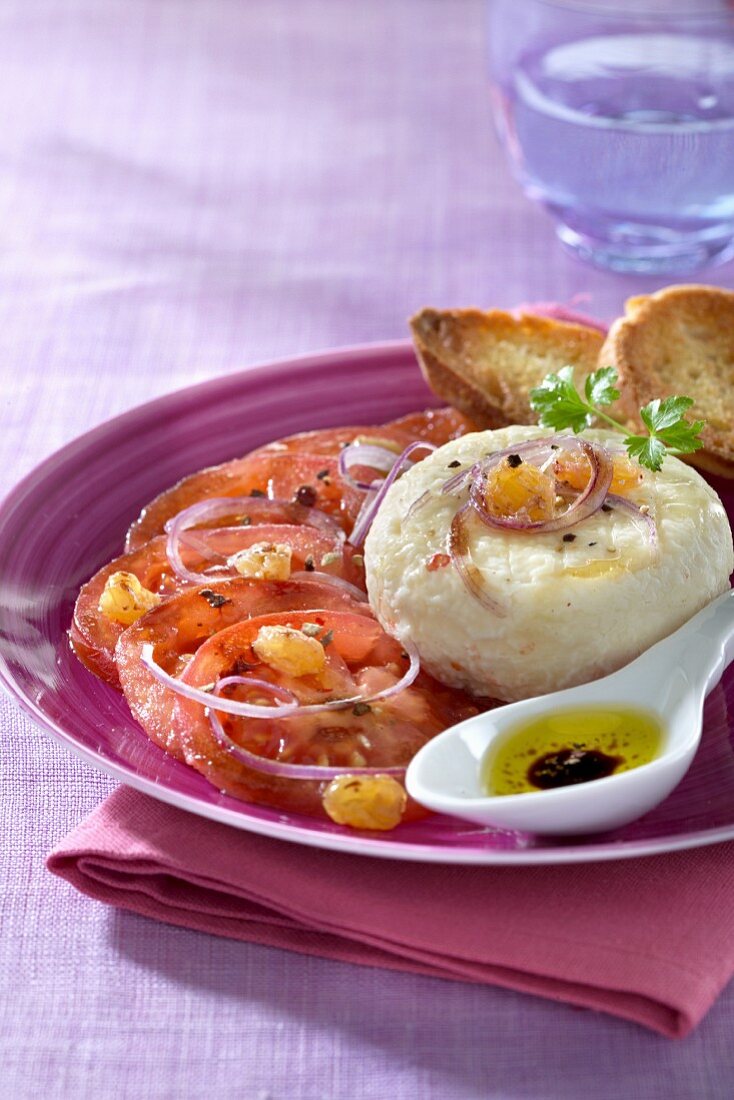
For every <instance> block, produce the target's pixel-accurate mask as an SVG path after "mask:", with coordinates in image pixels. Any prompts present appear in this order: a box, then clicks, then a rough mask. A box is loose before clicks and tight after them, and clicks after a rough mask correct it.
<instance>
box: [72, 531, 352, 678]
mask: <svg viewBox="0 0 734 1100" xmlns="http://www.w3.org/2000/svg"><path fill="white" fill-rule="evenodd" d="M257 543H273V544H275V545H286V546H289V547H290V549H291V564H290V568H291V572H293V573H296V572H300V571H306V572H307V571H314V573H316V572H318V573H325V574H326V575H327V576H333V577H336V578H337V579H341V580H344V581H347V582H348V583H349V584H353V585H354V586H355V587H356V588H360V589H364V587H365V584H364V565H363V562H362V558H361V556H360V555H359V554H358V553H357V552H356V551H355V550H354V548H353V547H351V546H347V545H344V544H342V543H335V541H334V539H333V538H330V537H329V536H328V535H327V534H324V533H322V532H320V531H317V530H316V529H315V528H313V527H305V526H301V527H298V526H294V525H291V524H253V525H251V526H248V527H224V528H206V529H201V530H191V531H185V532H184V533H183V536H182V539H181V556H182V560H183V564H184V566H185V567H186V569H188V570H190V571H191V572H192V573H201V574H202V576H201V578H200V583H202V584H203V583H204V582H208V583H215V582H221V581H222V580H228V579H231V578H232V577H236V576H237V573H236V571H235V570H234V569H233V568H232V567H228V566H227V558H228V557H230V556H231V555H234V554H236V553H238V552H240V551H242V550H247V549H248V548H250V547H252V546H253V545H255V544H257ZM355 554H356V557H357V563H355V562H354V560H353V559H354V557H355ZM118 572H125V573H132V574H133V575H134V576H136V577H137V578H138V580H139V581H140V583H141V584H142V585H143V586H144V587H145V588H147V589H149V590H150V591H151V592H154V593H156V594H157V595H160V596H162V597H163V598H164V599H169V598H170V597H171V596H175V595H177V594H179V593H180V592H183V591H184V590H185V589H187V588H191V587H192V585H194V584H195V583H196V582H195V581H192V580H187V579H182V578H181V577H178V576H177V575H176V574H175V572H174V571H173V569H172V567H171V565H170V563H169V561H168V558H167V556H166V537H165V536H164V535H159V536H158V537H157V538H154V539H151V541H150V542H147V543H144V544H143V546H141V547H139V548H138V549H137V550H133V551H132V552H131V553H129V554H122V555H121V556H120V557H119V558H115V559H114V560H113V561H111V562H109V563H108V564H107V565H105V566H104V567H103V568H102V569H100V570H99V571H98V572H97V573H95V575H94V576H93V577H92V578H91V580H89V581H87V583H86V584H85V585H84V586H83V587H82V589H81V591H80V592H79V595H78V597H77V601H76V605H75V607H74V619H73V623H72V628H71V631H70V639H71V644H72V646H73V648H74V651H75V653H76V655H77V657H78V658H79V660H80V661H81V662H82V664H84V665H86V667H87V668H88V669H89V671H90V672H93V673H94V674H95V676H99V677H100V679H102V680H106V681H107V683H109V684H112V686H113V687H119V675H118V671H117V666H116V664H115V646H116V645H117V641H118V639H119V637H120V635H121V634H122V633H123V631H124V630H125V629H126V627H125V625H124V624H122V623H119V622H116V621H115V620H114V619H111V618H109V617H108V616H107V615H105V614H104V613H103V612H101V611H100V609H99V601H100V597H101V595H102V592H103V591H104V588H105V585H106V584H107V581H108V580H109V578H110V577H111V576H112V575H113V573H118Z"/></svg>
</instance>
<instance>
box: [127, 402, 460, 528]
mask: <svg viewBox="0 0 734 1100" xmlns="http://www.w3.org/2000/svg"><path fill="white" fill-rule="evenodd" d="M472 428H473V425H471V423H470V421H468V420H467V419H466V417H463V416H462V415H461V414H460V413H457V412H456V411H455V410H454V409H428V410H426V411H425V412H421V413H414V414H411V415H410V416H407V417H403V418H402V419H401V420H396V421H393V422H392V423H391V424H384V425H380V424H378V425H366V426H365V425H361V426H357V425H355V426H353V427H345V428H326V429H322V430H320V431H314V432H301V433H300V434H298V435H293V436H289V437H287V438H285V439H280V440H276V441H275V442H273V443H268V444H266V445H265V446H264V447H260V448H258V449H257V450H256V451H253V452H252V453H251V454H249V455H246V456H245V457H244V458H236V459H233V460H232V461H231V462H224V463H222V464H221V465H220V466H210V467H209V468H207V469H205V470H200V471H198V472H197V473H194V474H191V475H190V476H189V477H186V478H184V479H183V480H182V481H179V482H178V484H176V485H174V486H173V487H172V488H171V489H167V490H166V491H165V492H163V493H161V494H160V495H159V496H157V497H156V498H155V499H154V500H153V501H151V502H150V504H148V505H147V506H146V507H145V508H144V509H143V511H142V512H141V514H140V516H139V517H138V519H137V520H136V521H135V522H134V523H133V525H132V526H131V528H130V530H129V531H128V534H127V541H126V548H127V549H128V550H134V549H136V548H137V547H138V546H141V545H142V544H143V543H144V542H148V541H149V540H150V539H152V538H154V537H155V535H158V534H160V533H161V532H162V531H163V528H164V526H165V524H166V522H167V520H169V519H170V518H171V517H172V516H175V515H177V514H178V513H179V512H182V511H183V510H184V508H188V507H189V505H191V504H195V503H196V502H197V501H199V500H206V499H207V498H209V497H234V496H247V495H249V494H253V493H257V494H259V493H264V494H265V495H266V496H268V497H270V498H271V499H278V500H283V501H284V502H290V501H297V500H299V499H300V500H301V502H302V503H309V502H310V503H312V504H313V506H315V507H316V508H319V509H321V510H322V511H324V512H326V513H327V514H329V515H331V516H334V517H335V518H336V519H337V520H338V521H339V523H340V524H341V525H342V527H343V528H344V530H345V531H346V532H347V533H349V531H351V529H352V526H353V524H354V521H355V519H356V517H357V514H358V512H359V509H360V507H361V504H362V501H363V499H364V497H363V494H362V493H361V492H359V491H358V490H355V489H354V488H352V487H351V486H350V485H348V484H345V482H344V481H343V479H342V478H341V477H340V476H339V471H338V456H339V452H340V451H341V450H342V448H343V447H345V446H347V445H348V444H349V443H353V442H355V441H362V442H370V443H374V444H378V445H382V446H386V447H388V449H391V450H394V451H395V453H396V455H397V454H399V453H400V452H401V451H402V450H404V449H405V448H406V447H407V446H409V445H410V444H411V443H413V442H415V441H416V440H425V441H426V442H429V443H434V444H435V445H440V444H441V443H445V442H447V441H448V440H449V439H453V438H455V437H456V436H457V435H462V434H463V433H464V432H466V431H468V430H471V429H472ZM356 473H357V474H358V477H359V478H360V479H362V480H365V479H366V480H369V478H368V477H366V474H367V471H365V470H364V469H361V470H359V471H356ZM375 473H376V476H378V477H379V476H382V474H381V473H379V472H375ZM304 491H305V495H304ZM285 507H287V504H286V505H285ZM286 522H287V521H286Z"/></svg>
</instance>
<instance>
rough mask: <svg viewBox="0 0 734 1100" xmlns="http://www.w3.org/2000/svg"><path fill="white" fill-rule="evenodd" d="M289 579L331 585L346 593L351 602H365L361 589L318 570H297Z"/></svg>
mask: <svg viewBox="0 0 734 1100" xmlns="http://www.w3.org/2000/svg"><path fill="white" fill-rule="evenodd" d="M290 579H291V580H292V581H318V582H319V583H320V584H331V585H333V586H334V588H339V589H341V591H342V592H346V594H347V595H348V596H351V597H352V599H353V600H359V602H360V603H364V602H365V601H366V600H367V593H366V592H363V591H362V589H361V588H357V586H356V584H350V583H349V581H345V580H344V579H343V578H342V577H335V576H334V574H333V573H322V572H321V571H320V570H318V569H311V570H310V571H308V570H305V569H298V570H296V572H295V573H291V576H290Z"/></svg>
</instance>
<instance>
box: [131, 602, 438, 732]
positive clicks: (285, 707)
mask: <svg viewBox="0 0 734 1100" xmlns="http://www.w3.org/2000/svg"><path fill="white" fill-rule="evenodd" d="M332 614H339V613H338V612H332ZM400 644H401V645H402V647H403V649H404V651H405V652H406V653H407V654H408V657H409V659H410V663H409V665H408V668H407V669H406V670H405V672H404V673H403V675H402V676H401V677H400V679H399V680H397V681H396V682H395V683H394V684H392V685H391V686H390V687H388V688H383V689H382V691H376V692H375V693H374V694H373V695H351V696H349V697H348V698H347V699H332V700H330V701H329V702H327V703H306V704H304V705H301V704H300V703H298V701H297V700H296V702H295V703H291V702H277V701H276V704H275V706H272V707H270V706H259V705H258V704H255V703H239V702H237V700H235V699H219V701H218V702H217V710H221V711H224V712H225V714H236V715H238V716H239V717H240V718H273V717H274V716H275V717H277V718H290V717H293V716H294V715H297V714H321V713H323V712H324V711H328V710H346V709H347V708H348V707H353V706H356V704H357V703H377V702H379V701H380V700H381V699H389V698H390V697H391V696H393V695H397V693H398V692H400V691H403V690H404V689H405V688H407V687H410V685H411V684H412V683H413V681H414V680H415V678H416V676H417V675H418V673H419V672H420V660H419V658H418V653H417V650H416V649H415V647H414V646H412V645H411V644H410V643H407V644H406V643H403V642H401V643H400ZM140 660H141V662H142V664H144V665H145V667H146V668H147V669H148V671H149V672H150V673H151V674H152V675H153V676H154V677H155V678H156V680H158V681H159V683H161V684H164V685H165V686H166V687H168V688H170V689H171V691H174V692H175V693H176V694H177V695H182V696H184V698H186V699H191V700H192V701H193V702H194V703H201V705H202V706H205V707H211V706H212V692H211V691H203V690H202V689H201V688H196V687H193V686H192V685H191V684H187V683H185V682H184V681H183V680H180V679H178V677H176V676H171V675H169V673H167V672H166V671H165V670H164V669H162V668H161V666H160V665H159V664H158V663H157V661H156V660H155V657H154V655H153V645H152V643H150V642H147V643H146V644H145V645H144V646H143V648H142V650H141V653H140ZM245 682H246V683H248V684H253V685H255V686H259V685H260V684H263V683H267V681H261V680H246V681H245ZM269 687H270V689H271V690H272V691H273V692H274V693H275V692H276V691H282V690H283V689H281V688H275V687H274V685H272V684H270V685H269ZM213 690H214V691H216V685H215V687H214V689H213ZM288 694H289V695H290V692H289V693H288ZM294 698H295V696H294Z"/></svg>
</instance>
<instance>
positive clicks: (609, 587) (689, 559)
mask: <svg viewBox="0 0 734 1100" xmlns="http://www.w3.org/2000/svg"><path fill="white" fill-rule="evenodd" d="M549 435H550V433H549V432H548V431H547V429H542V428H534V427H520V426H514V427H510V428H502V429H500V430H498V431H493V432H476V433H473V434H471V435H466V436H463V437H462V438H460V439H457V440H454V441H452V442H451V443H447V444H446V445H445V446H443V447H441V448H439V449H438V450H437V451H435V452H434V453H432V454H431V455H429V456H428V457H427V458H426V459H424V460H423V461H422V462H419V463H417V464H416V465H415V466H414V467H413V468H412V469H410V470H409V471H408V472H407V473H405V474H404V475H403V476H402V477H401V478H400V479H399V480H398V481H397V482H396V483H395V484H394V485H393V486H392V488H391V489H390V490H389V492H388V493H387V496H386V498H385V500H384V502H383V504H382V506H381V507H380V510H379V512H378V514H377V516H376V518H375V521H374V523H373V525H372V528H371V530H370V533H369V535H368V537H367V541H366V543H365V567H366V573H367V586H368V591H369V597H370V602H371V604H372V607H373V608H374V610H375V613H376V614H377V617H378V618H379V620H380V622H381V623H382V624H383V626H384V627H385V628H386V629H387V630H389V631H390V632H391V633H393V634H394V635H395V636H396V637H398V638H399V639H401V640H402V641H405V640H408V639H409V640H410V641H412V642H413V644H414V645H415V646H416V648H417V650H418V653H419V655H420V658H421V662H422V665H423V667H425V668H426V670H427V671H428V672H430V673H431V674H432V675H433V676H435V677H436V678H437V679H439V680H441V681H443V682H444V683H446V684H449V685H452V686H455V687H460V688H465V689H467V690H469V691H470V692H473V693H474V694H475V695H485V696H491V697H493V698H496V699H501V700H504V701H507V702H511V701H514V700H517V699H525V698H528V697H530V696H533V695H540V694H544V693H546V692H551V691H557V690H560V689H562V688H566V687H571V686H573V685H575V684H581V683H585V682H587V681H589V680H594V679H597V678H598V677H600V676H605V675H607V674H608V673H610V672H613V671H615V670H616V669H618V668H620V667H622V665H625V664H627V663H628V662H629V661H631V660H633V659H634V658H635V657H637V656H639V655H640V654H641V653H642V652H643V651H644V650H645V649H647V648H648V647H649V646H651V645H653V644H654V643H655V642H657V641H660V640H661V639H662V638H664V637H666V636H667V635H668V634H670V633H672V631H674V630H676V629H677V628H678V627H679V626H682V625H683V623H684V622H686V621H687V620H688V619H689V618H690V617H691V616H692V615H694V614H695V613H696V612H697V611H699V610H700V609H701V608H702V607H703V606H705V604H707V603H708V602H709V601H710V600H712V599H714V598H715V597H716V596H718V595H719V594H720V593H721V592H723V591H725V590H726V589H727V588H728V587H729V574H730V573H731V572H732V570H733V569H734V554H733V552H732V536H731V531H730V528H729V523H728V520H727V517H726V513H725V511H724V508H723V506H722V504H721V501H720V500H719V498H718V496H717V495H716V493H715V492H714V490H713V489H712V488H711V487H710V486H709V485H708V484H707V483H706V482H705V481H704V480H703V478H702V477H701V476H700V474H698V473H697V472H696V471H695V470H694V469H693V468H692V467H690V466H687V465H685V464H684V463H683V462H680V461H679V460H678V459H676V458H673V457H667V458H666V459H665V462H664V464H663V468H662V470H661V471H660V472H659V473H651V472H650V471H645V474H644V477H643V480H642V482H641V484H640V485H639V486H638V487H636V488H635V489H634V491H633V492H631V493H630V494H629V496H630V500H632V501H633V502H634V503H635V504H636V505H637V506H638V507H641V508H642V514H641V513H640V512H636V511H635V510H631V509H628V508H625V507H622V506H620V505H618V504H616V505H615V504H614V503H611V506H610V504H607V505H605V507H604V509H603V510H600V511H598V512H596V513H595V514H594V515H592V516H591V517H589V518H588V519H585V520H582V521H581V522H579V523H577V524H575V525H574V526H573V527H570V528H569V529H568V530H567V531H556V532H544V531H541V532H537V531H536V532H534V531H510V530H503V529H498V528H489V527H487V526H485V525H483V524H482V523H481V521H480V520H479V519H478V518H477V517H476V516H472V519H471V522H470V524H469V525H468V531H469V539H468V541H469V547H468V550H469V554H470V556H471V560H472V562H473V564H474V566H475V567H476V569H477V570H478V575H479V576H480V578H481V588H482V591H483V592H485V593H486V594H487V595H488V597H489V599H490V601H491V604H492V607H491V609H489V608H488V607H486V606H484V604H483V603H482V602H480V600H479V599H477V598H476V596H475V595H473V594H472V593H471V592H470V591H469V590H468V588H467V586H466V585H465V583H464V581H463V580H462V578H461V576H460V574H459V572H458V571H457V569H456V568H455V566H454V564H452V562H451V560H450V557H449V546H448V538H449V529H450V526H451V522H452V520H453V518H454V516H455V514H456V512H457V510H458V509H459V508H460V507H461V506H462V505H463V504H465V503H466V500H467V495H468V491H467V489H466V488H464V489H463V490H462V491H461V492H460V493H459V494H458V495H451V494H448V493H442V492H441V490H442V487H443V486H444V484H445V483H446V481H447V480H448V479H449V478H450V477H451V476H452V475H454V474H456V473H460V472H461V470H463V469H468V468H469V467H471V466H472V465H473V464H474V463H475V462H477V461H479V460H480V459H482V458H484V457H485V456H487V455H489V454H491V453H493V452H495V451H498V450H501V449H503V448H506V447H509V446H513V445H515V444H517V443H520V442H521V441H523V440H527V439H536V438H538V439H539V438H548V437H549ZM554 438H555V441H557V442H560V443H561V444H562V437H561V436H558V437H554ZM582 438H586V439H589V440H591V441H595V442H597V443H601V444H604V443H608V444H613V445H614V447H615V449H616V450H619V445H620V436H619V435H618V434H616V433H611V432H604V431H588V432H584V433H582ZM645 514H647V515H649V516H650V517H651V519H652V521H653V523H654V532H655V534H654V537H651V530H652V527H651V524H650V523H649V522H648V521H647V520H646V519H645V518H644V515H645ZM569 535H573V538H569V537H568V536H569ZM564 536H566V537H565V538H564Z"/></svg>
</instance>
